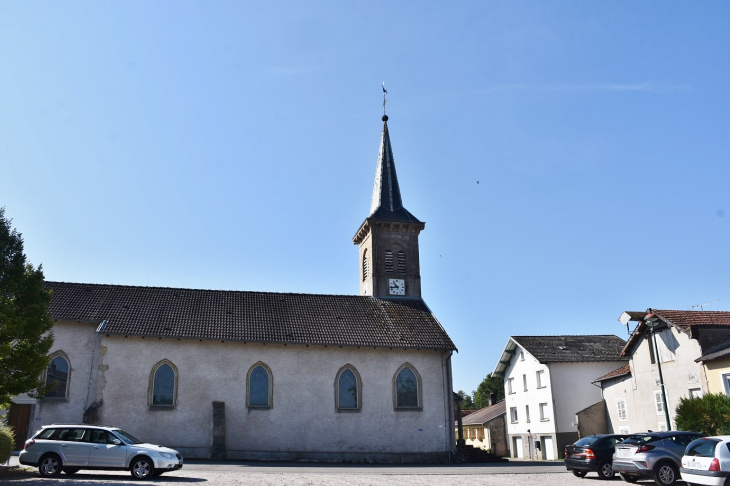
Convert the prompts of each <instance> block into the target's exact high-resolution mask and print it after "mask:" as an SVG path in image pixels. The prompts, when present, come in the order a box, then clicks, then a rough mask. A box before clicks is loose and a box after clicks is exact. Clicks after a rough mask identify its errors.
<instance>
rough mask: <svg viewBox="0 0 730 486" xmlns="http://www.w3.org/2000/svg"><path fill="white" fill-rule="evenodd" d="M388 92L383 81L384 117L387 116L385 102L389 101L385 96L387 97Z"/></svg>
mask: <svg viewBox="0 0 730 486" xmlns="http://www.w3.org/2000/svg"><path fill="white" fill-rule="evenodd" d="M387 94H388V92H387V91H386V90H385V81H383V116H385V102H386V101H388V100H387V99H386V98H385V95H387Z"/></svg>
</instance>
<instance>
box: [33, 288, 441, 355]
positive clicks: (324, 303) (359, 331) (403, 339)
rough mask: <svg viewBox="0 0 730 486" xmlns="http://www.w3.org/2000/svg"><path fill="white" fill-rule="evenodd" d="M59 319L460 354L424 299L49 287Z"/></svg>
mask: <svg viewBox="0 0 730 486" xmlns="http://www.w3.org/2000/svg"><path fill="white" fill-rule="evenodd" d="M46 288H49V289H51V290H53V300H52V301H51V305H50V307H49V311H50V313H51V316H52V317H53V318H54V319H65V320H78V321H90V322H102V321H104V320H106V321H108V322H107V324H106V327H105V328H104V331H103V332H104V334H122V335H137V336H155V337H172V338H195V339H212V340H222V341H250V342H266V343H290V344H323V345H340V346H373V347H392V348H418V349H440V350H455V349H456V347H455V346H454V343H453V342H452V341H451V339H450V338H449V336H448V335H447V334H446V331H445V330H444V329H443V327H442V326H441V324H440V323H439V322H438V320H437V319H436V318H435V317H434V315H433V314H432V313H431V311H430V310H429V309H428V307H427V306H426V304H425V303H424V302H423V301H422V300H421V299H377V298H374V297H367V296H357V295H316V294H286V293H273V292H239V291H219V290H193V289H178V288H165V287H133V286H124V285H98V284H83V283H67V282H46Z"/></svg>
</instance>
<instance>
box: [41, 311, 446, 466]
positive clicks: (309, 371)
mask: <svg viewBox="0 0 730 486" xmlns="http://www.w3.org/2000/svg"><path fill="white" fill-rule="evenodd" d="M95 328H96V326H95V325H81V324H73V323H62V324H60V325H57V330H56V346H54V349H63V350H64V351H65V352H66V354H68V356H69V358H70V359H71V365H72V378H71V383H72V388H71V393H70V399H69V402H68V403H52V402H47V401H42V402H41V403H40V404H39V406H38V407H37V410H38V413H37V415H38V416H39V417H41V420H40V421H36V423H35V424H36V426H37V427H39V426H40V425H41V424H49V423H54V422H55V423H60V422H71V423H80V422H81V419H82V415H83V411H84V408H85V406H86V405H87V404H88V403H91V402H92V401H94V399H98V398H103V400H104V405H103V407H102V408H101V409H100V416H99V422H100V423H104V424H108V425H114V426H118V427H121V428H123V429H125V430H128V431H129V432H130V433H132V434H134V435H136V436H138V438H140V439H142V440H145V441H150V442H153V443H159V444H164V445H168V446H171V447H176V448H181V449H184V450H198V451H203V450H208V449H209V448H210V445H211V441H212V431H211V429H212V419H211V416H212V402H213V401H222V402H225V415H226V448H227V450H228V453H229V456H235V453H234V451H261V452H272V451H273V452H281V451H290V452H297V451H307V452H323V453H326V452H330V451H331V452H338V453H343V452H352V453H424V452H429V453H432V452H439V453H444V452H448V451H451V450H452V447H453V425H452V424H453V413H452V411H451V409H450V397H451V384H450V369H449V363H448V357H449V353H445V352H441V351H438V352H437V351H433V350H420V351H419V350H391V349H380V348H379V349H373V348H363V349H358V348H356V347H344V348H340V347H331V346H330V347H325V346H309V347H306V346H296V345H289V346H284V345H276V344H266V345H263V344H260V343H248V344H244V343H237V342H225V343H222V342H220V341H202V342H201V341H197V340H177V339H157V338H146V339H143V338H139V337H128V338H125V337H123V336H111V337H106V336H103V337H101V338H100V342H99V343H98V346H95V343H94V339H95V338H96V334H95ZM95 348H96V349H100V350H101V353H98V354H97V357H96V361H95V362H94V365H93V368H94V370H95V372H96V373H97V375H96V376H94V377H93V383H92V386H91V388H90V391H89V377H90V370H91V369H92V365H91V359H92V355H93V351H94V349H95ZM163 359H168V360H170V361H171V362H172V363H173V364H174V365H175V366H176V367H177V369H178V371H179V376H178V393H177V396H178V402H177V406H176V407H175V408H174V409H173V410H150V409H149V406H148V387H149V377H150V371H151V370H152V367H153V366H154V365H155V364H156V363H158V362H159V361H161V360H163ZM259 361H262V362H264V363H265V364H266V365H268V366H269V368H270V369H271V372H272V375H273V387H274V388H273V408H271V409H269V410H255V409H248V408H247V407H246V375H247V373H248V371H249V368H250V367H251V366H252V365H254V364H255V363H257V362H259ZM406 362H407V363H410V364H411V365H412V366H413V367H414V368H415V369H416V370H417V371H418V373H419V374H420V377H421V384H422V394H421V396H422V410H420V411H395V410H394V402H393V377H394V374H395V372H396V371H397V370H398V368H399V367H400V366H401V365H403V364H404V363H406ZM345 364H350V365H352V366H354V367H355V368H356V369H357V371H358V372H359V374H360V377H361V379H362V410H361V411H360V412H357V413H352V412H347V413H342V412H340V413H338V412H336V411H335V377H336V374H337V372H338V370H339V369H340V368H341V367H342V366H343V365H345ZM87 396H88V398H87Z"/></svg>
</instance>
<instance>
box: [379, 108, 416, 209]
mask: <svg viewBox="0 0 730 486" xmlns="http://www.w3.org/2000/svg"><path fill="white" fill-rule="evenodd" d="M370 217H371V218H374V219H379V220H386V221H403V222H406V221H407V222H413V223H419V222H420V221H418V219H416V217H415V216H413V215H412V214H411V213H410V212H408V210H406V208H404V207H403V201H402V199H401V195H400V186H399V185H398V176H397V175H396V173H395V162H394V160H393V149H392V147H391V146H390V134H389V133H388V116H387V115H383V135H382V137H381V139H380V153H379V154H378V165H377V167H376V168H375V184H374V186H373V199H372V201H371V203H370Z"/></svg>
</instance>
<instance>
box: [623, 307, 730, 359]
mask: <svg viewBox="0 0 730 486" xmlns="http://www.w3.org/2000/svg"><path fill="white" fill-rule="evenodd" d="M627 313H628V314H631V315H632V316H637V317H635V318H632V319H631V320H632V321H639V324H638V325H637V326H636V329H634V332H632V333H631V337H630V338H629V340H628V342H627V343H626V346H624V349H623V350H622V351H621V356H628V355H629V353H630V352H631V350H632V349H633V348H634V345H636V344H637V343H638V342H639V341H640V340H641V337H642V336H643V335H644V332H645V331H646V329H648V325H647V324H646V321H644V317H646V315H647V314H650V313H654V314H656V315H657V317H659V319H660V321H662V322H663V323H664V324H666V325H671V326H676V327H678V328H680V329H682V330H685V331H688V330H689V329H691V328H692V327H699V326H730V312H728V311H684V310H660V309H647V311H646V312H643V313H642V312H628V311H627Z"/></svg>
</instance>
